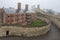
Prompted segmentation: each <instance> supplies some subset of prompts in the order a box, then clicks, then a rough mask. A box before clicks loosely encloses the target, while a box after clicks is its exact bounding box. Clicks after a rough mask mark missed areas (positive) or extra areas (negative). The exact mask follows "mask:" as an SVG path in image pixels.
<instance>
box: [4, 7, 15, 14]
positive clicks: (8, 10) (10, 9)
mask: <svg viewBox="0 0 60 40" xmlns="http://www.w3.org/2000/svg"><path fill="white" fill-rule="evenodd" d="M4 11H5V12H6V13H7V14H14V13H16V9H12V8H4Z"/></svg>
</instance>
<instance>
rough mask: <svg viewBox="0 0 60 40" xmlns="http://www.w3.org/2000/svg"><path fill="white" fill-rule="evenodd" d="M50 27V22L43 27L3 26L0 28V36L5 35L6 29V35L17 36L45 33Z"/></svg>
mask: <svg viewBox="0 0 60 40" xmlns="http://www.w3.org/2000/svg"><path fill="white" fill-rule="evenodd" d="M49 29H50V24H49V25H46V26H43V27H32V28H30V27H28V28H25V27H16V26H4V27H1V28H0V37H3V36H6V31H9V34H8V35H17V36H26V37H30V36H39V35H43V34H45V33H47V32H48V31H49Z"/></svg>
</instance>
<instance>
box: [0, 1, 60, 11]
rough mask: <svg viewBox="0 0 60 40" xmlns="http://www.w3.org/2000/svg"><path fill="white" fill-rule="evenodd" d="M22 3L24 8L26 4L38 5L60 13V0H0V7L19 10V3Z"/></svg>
mask: <svg viewBox="0 0 60 40" xmlns="http://www.w3.org/2000/svg"><path fill="white" fill-rule="evenodd" d="M18 2H21V3H22V8H24V5H25V4H29V7H31V5H37V4H39V5H40V7H41V9H43V8H44V9H53V10H54V11H57V12H60V0H0V7H3V6H4V7H6V8H8V7H14V8H17V3H18Z"/></svg>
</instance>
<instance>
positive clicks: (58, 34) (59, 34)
mask: <svg viewBox="0 0 60 40" xmlns="http://www.w3.org/2000/svg"><path fill="white" fill-rule="evenodd" d="M0 40H60V30H59V29H58V28H57V27H56V26H55V25H53V24H51V30H50V31H49V32H48V33H47V34H45V35H43V36H38V37H30V38H27V37H13V36H9V37H3V38H0Z"/></svg>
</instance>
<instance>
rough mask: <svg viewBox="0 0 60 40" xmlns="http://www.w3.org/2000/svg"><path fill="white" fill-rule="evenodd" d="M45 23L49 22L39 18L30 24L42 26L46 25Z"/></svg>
mask: <svg viewBox="0 0 60 40" xmlns="http://www.w3.org/2000/svg"><path fill="white" fill-rule="evenodd" d="M45 25H47V23H46V22H45V21H42V20H40V19H37V20H35V21H34V22H32V23H31V24H30V26H32V27H41V26H45Z"/></svg>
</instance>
